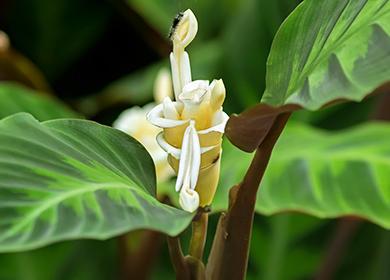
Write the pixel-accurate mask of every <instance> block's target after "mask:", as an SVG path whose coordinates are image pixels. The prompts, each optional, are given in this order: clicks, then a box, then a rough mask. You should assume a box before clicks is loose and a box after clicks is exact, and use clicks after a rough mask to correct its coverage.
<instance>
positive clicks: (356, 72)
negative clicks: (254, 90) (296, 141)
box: [262, 0, 390, 109]
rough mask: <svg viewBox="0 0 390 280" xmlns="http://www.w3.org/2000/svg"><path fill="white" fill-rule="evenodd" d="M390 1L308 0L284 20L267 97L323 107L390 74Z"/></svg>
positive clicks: (360, 93)
mask: <svg viewBox="0 0 390 280" xmlns="http://www.w3.org/2000/svg"><path fill="white" fill-rule="evenodd" d="M389 34H390V1H388V0H326V1H318V0H305V1H304V2H303V3H302V4H301V5H300V6H299V7H298V8H297V9H296V10H295V11H294V12H293V13H292V14H291V15H290V16H289V17H288V18H287V20H286V21H285V22H284V23H283V24H282V26H281V28H280V29H279V31H278V33H277V35H276V37H275V39H274V42H273V45H272V48H271V52H270V55H269V59H268V62H267V78H266V91H265V93H264V96H263V99H262V101H263V102H264V103H267V104H270V105H274V106H280V105H283V104H290V103H294V104H299V105H301V106H302V107H304V108H308V109H318V108H320V107H322V106H324V105H326V104H327V103H329V102H331V101H334V100H338V99H348V100H356V101H359V100H361V99H362V98H364V97H365V96H366V95H367V94H369V93H371V92H372V91H373V90H374V89H376V88H377V87H379V86H380V85H381V84H383V83H385V82H387V81H389V80H390V67H389V65H390V37H389Z"/></svg>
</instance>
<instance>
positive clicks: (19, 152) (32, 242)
mask: <svg viewBox="0 0 390 280" xmlns="http://www.w3.org/2000/svg"><path fill="white" fill-rule="evenodd" d="M154 196H155V171H154V165H153V161H152V159H151V157H150V156H149V154H148V153H147V152H146V150H145V149H144V148H143V147H142V146H141V145H140V144H139V143H138V142H137V141H135V140H134V139H133V138H131V137H130V136H128V135H126V134H125V133H122V132H120V131H117V130H115V129H112V128H109V127H105V126H102V125H99V124H97V123H94V122H90V121H85V120H69V119H68V120H67V119H62V120H53V121H47V122H43V123H40V122H38V121H37V120H36V119H34V118H33V117H32V116H31V115H28V114H24V113H21V114H16V115H13V116H10V117H8V118H5V119H3V120H1V121H0V217H1V218H0V252H9V251H20V250H26V249H32V248H36V247H40V246H43V245H46V244H49V243H52V242H55V241H60V240H66V239H76V238H96V239H106V238H109V237H112V236H115V235H118V234H122V233H125V232H128V231H130V230H133V229H140V228H147V229H153V230H157V231H161V232H164V233H167V234H169V235H176V234H178V233H180V232H181V231H182V230H183V229H185V228H186V227H187V225H188V224H189V223H190V222H191V219H192V215H190V214H188V213H186V212H184V211H181V210H178V209H175V208H172V207H170V206H167V205H165V204H162V203H160V202H159V201H158V200H157V199H156V198H155V197H154Z"/></svg>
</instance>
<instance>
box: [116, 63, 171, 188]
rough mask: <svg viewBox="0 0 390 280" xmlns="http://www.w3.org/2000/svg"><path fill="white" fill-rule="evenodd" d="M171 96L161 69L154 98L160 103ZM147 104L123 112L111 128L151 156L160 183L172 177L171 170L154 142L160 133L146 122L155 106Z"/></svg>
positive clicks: (168, 81)
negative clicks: (134, 142)
mask: <svg viewBox="0 0 390 280" xmlns="http://www.w3.org/2000/svg"><path fill="white" fill-rule="evenodd" d="M169 96H172V83H171V77H170V74H169V71H168V70H166V69H165V68H163V69H161V70H160V71H159V73H158V74H157V78H156V81H155V84H154V98H155V100H156V101H158V102H161V101H162V100H163V99H164V98H169ZM155 105H156V104H155V103H149V104H147V105H145V106H144V107H142V108H141V107H138V106H136V107H132V108H130V109H127V110H125V111H123V112H122V113H121V114H120V115H119V117H118V118H117V120H116V121H115V122H114V124H113V127H115V128H116V129H119V130H121V131H123V132H125V133H127V134H129V135H131V136H132V137H134V138H135V139H136V140H138V141H139V142H140V143H142V145H144V147H145V148H146V150H147V151H148V152H149V154H150V155H151V157H152V159H153V161H154V164H155V166H156V175H157V182H158V183H161V182H164V181H166V180H167V179H169V178H170V177H172V175H173V174H174V173H173V170H172V168H171V167H170V166H169V165H168V164H167V154H166V152H165V151H164V150H163V149H161V148H160V146H159V145H158V143H157V142H156V136H157V135H158V134H159V133H160V132H161V131H162V129H161V128H158V127H156V126H154V125H152V124H151V123H150V122H148V121H147V120H146V114H147V113H148V112H149V111H150V110H151V109H152V108H153V107H154V106H155Z"/></svg>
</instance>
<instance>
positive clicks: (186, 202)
mask: <svg viewBox="0 0 390 280" xmlns="http://www.w3.org/2000/svg"><path fill="white" fill-rule="evenodd" d="M197 30H198V23H197V20H196V18H195V15H194V14H193V13H192V11H191V10H186V11H185V12H184V13H182V14H180V15H179V17H178V18H177V19H175V23H174V26H173V30H172V32H171V39H172V42H173V51H172V53H171V54H170V62H171V70H172V80H173V89H174V94H175V101H172V100H171V98H169V97H165V98H164V100H163V101H162V103H161V104H159V105H157V106H156V107H154V108H153V109H152V110H151V111H150V112H149V114H148V115H147V118H148V120H149V121H150V122H151V123H152V124H154V125H155V126H157V127H160V128H162V129H163V131H162V132H160V133H159V134H158V136H157V142H158V144H159V145H160V147H161V148H163V149H164V150H165V151H166V152H167V153H168V162H169V164H170V166H171V167H172V168H173V169H174V170H175V172H176V174H177V180H176V191H180V196H179V202H180V205H181V207H182V208H183V209H184V210H186V211H189V212H193V211H195V210H196V209H197V208H198V207H199V206H201V207H205V206H207V205H210V204H211V202H212V199H213V197H214V194H215V191H216V187H217V184H218V179H219V169H220V156H221V142H222V135H223V132H224V129H225V125H226V122H227V120H228V116H227V114H226V113H225V112H223V109H222V104H223V101H224V99H225V86H224V84H223V82H222V80H213V81H212V82H211V83H210V82H209V81H207V80H196V81H192V78H191V68H190V59H189V55H188V53H187V52H186V51H185V48H186V47H187V46H188V45H189V44H190V42H191V41H192V40H193V39H194V37H195V35H196V33H197Z"/></svg>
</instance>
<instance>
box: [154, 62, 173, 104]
mask: <svg viewBox="0 0 390 280" xmlns="http://www.w3.org/2000/svg"><path fill="white" fill-rule="evenodd" d="M153 96H154V101H156V103H161V102H163V100H164V98H165V97H169V98H173V92H172V78H171V74H170V73H169V70H168V69H167V68H165V67H164V68H161V69H160V71H158V73H157V77H156V80H155V82H154V89H153Z"/></svg>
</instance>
